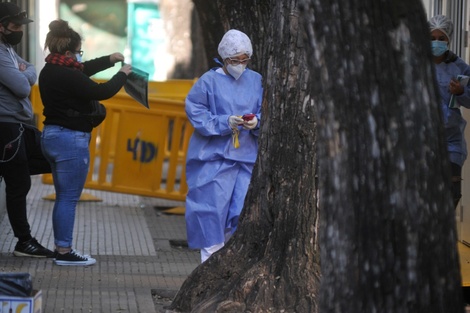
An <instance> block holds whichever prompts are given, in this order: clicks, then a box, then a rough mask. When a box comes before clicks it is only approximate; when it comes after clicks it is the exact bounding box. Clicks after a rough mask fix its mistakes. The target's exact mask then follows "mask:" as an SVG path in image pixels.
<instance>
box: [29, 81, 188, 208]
mask: <svg viewBox="0 0 470 313" xmlns="http://www.w3.org/2000/svg"><path fill="white" fill-rule="evenodd" d="M181 82H184V85H183V86H182V87H181V88H179V89H178V88H176V86H178V82H169V83H168V84H169V85H170V88H166V89H165V86H164V84H165V83H153V82H152V83H150V84H149V106H150V109H147V108H145V107H144V106H142V105H141V104H139V103H138V102H137V101H135V100H134V99H132V98H131V97H130V96H129V95H127V94H126V93H125V92H124V91H123V90H121V91H120V92H119V93H118V94H116V95H115V96H114V97H113V98H111V99H109V100H105V101H102V103H103V104H104V105H105V106H106V109H107V116H106V119H105V121H104V122H103V123H102V124H101V125H100V126H98V127H97V128H95V129H94V130H93V132H92V139H91V143H90V169H92V170H90V172H89V174H88V177H87V181H86V183H85V188H89V189H97V190H106V191H112V192H121V193H128V194H136V195H142V196H149V197H158V198H164V199H170V200H178V201H184V200H185V197H186V193H187V185H186V176H185V161H186V151H187V147H188V143H189V138H190V136H191V134H192V132H193V128H192V126H191V124H190V123H189V121H188V120H187V117H186V114H185V112H184V100H183V99H184V97H185V96H186V94H187V92H188V91H189V89H190V88H191V86H192V84H193V81H181ZM152 88H155V89H152ZM157 89H160V91H159V90H157ZM178 90H179V93H178ZM155 95H159V96H160V95H163V96H165V97H166V98H163V97H156V96H155ZM31 100H32V103H33V111H34V113H35V115H36V117H37V122H38V126H39V128H41V129H42V127H43V124H42V122H43V120H44V117H43V115H42V110H43V106H42V101H41V97H40V94H39V88H38V86H37V85H35V86H33V89H32V92H31ZM43 182H44V183H52V175H43Z"/></svg>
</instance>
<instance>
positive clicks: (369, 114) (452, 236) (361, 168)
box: [303, 0, 463, 313]
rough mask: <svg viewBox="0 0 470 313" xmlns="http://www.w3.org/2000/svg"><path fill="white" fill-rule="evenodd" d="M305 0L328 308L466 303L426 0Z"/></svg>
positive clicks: (431, 307) (455, 306)
mask: <svg viewBox="0 0 470 313" xmlns="http://www.w3.org/2000/svg"><path fill="white" fill-rule="evenodd" d="M304 2H305V11H304V14H303V17H304V19H303V21H304V25H305V26H306V27H305V28H306V29H307V32H308V35H309V37H308V42H309V47H308V55H309V58H308V60H309V64H310V68H311V69H312V70H311V74H312V75H311V80H314V81H316V82H317V83H316V84H315V85H314V94H315V97H314V98H315V104H316V107H317V110H318V112H319V114H318V120H317V121H318V130H319V131H318V142H317V145H318V147H319V149H318V151H319V152H318V153H319V160H320V162H319V163H320V174H319V175H320V181H321V183H320V186H321V187H320V190H321V196H320V198H321V207H322V208H324V209H323V210H322V224H321V225H322V226H321V232H320V233H321V236H320V238H321V245H320V246H321V261H322V271H321V272H322V284H321V288H320V290H321V292H320V304H321V305H320V311H322V312H346V311H347V312H403V313H405V312H410V313H412V312H462V311H463V303H462V298H461V284H460V271H459V264H458V255H457V250H456V244H457V238H456V228H455V213H454V209H453V205H452V201H451V195H450V172H449V165H448V160H447V152H446V146H445V143H444V139H443V138H444V137H443V122H442V120H441V116H440V113H441V112H440V109H439V105H438V99H439V95H438V92H437V88H435V86H434V78H433V65H432V62H431V59H432V58H431V53H430V49H429V26H428V25H427V23H426V18H425V12H424V9H423V6H422V4H421V1H419V0H416V1H410V0H403V1H397V0H396V1H375V0H369V1H364V0H356V1H339V0H336V1H328V5H326V1H304ZM325 17H328V18H325Z"/></svg>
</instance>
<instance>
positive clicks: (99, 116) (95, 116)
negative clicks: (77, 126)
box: [67, 100, 106, 127]
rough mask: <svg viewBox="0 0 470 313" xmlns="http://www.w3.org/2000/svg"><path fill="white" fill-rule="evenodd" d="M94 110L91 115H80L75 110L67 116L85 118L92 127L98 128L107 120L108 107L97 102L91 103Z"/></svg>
mask: <svg viewBox="0 0 470 313" xmlns="http://www.w3.org/2000/svg"><path fill="white" fill-rule="evenodd" d="M91 105H92V110H91V112H90V113H80V112H78V111H75V110H73V109H68V110H67V116H70V117H85V118H86V119H87V120H88V122H90V124H91V126H93V127H96V126H98V125H100V124H101V123H102V122H103V121H104V119H105V118H106V107H105V106H104V105H103V104H101V103H99V102H98V101H97V100H92V101H91Z"/></svg>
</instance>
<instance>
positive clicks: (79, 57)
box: [75, 53, 82, 63]
mask: <svg viewBox="0 0 470 313" xmlns="http://www.w3.org/2000/svg"><path fill="white" fill-rule="evenodd" d="M75 58H76V59H77V62H79V63H82V56H81V55H80V53H76V54H75Z"/></svg>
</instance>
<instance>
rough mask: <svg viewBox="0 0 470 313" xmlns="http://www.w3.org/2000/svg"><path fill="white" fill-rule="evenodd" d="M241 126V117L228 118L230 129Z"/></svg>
mask: <svg viewBox="0 0 470 313" xmlns="http://www.w3.org/2000/svg"><path fill="white" fill-rule="evenodd" d="M241 124H243V119H242V118H241V116H236V115H230V116H229V118H228V125H229V126H230V128H231V129H235V128H238V125H241Z"/></svg>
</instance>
